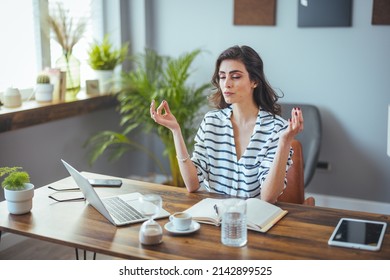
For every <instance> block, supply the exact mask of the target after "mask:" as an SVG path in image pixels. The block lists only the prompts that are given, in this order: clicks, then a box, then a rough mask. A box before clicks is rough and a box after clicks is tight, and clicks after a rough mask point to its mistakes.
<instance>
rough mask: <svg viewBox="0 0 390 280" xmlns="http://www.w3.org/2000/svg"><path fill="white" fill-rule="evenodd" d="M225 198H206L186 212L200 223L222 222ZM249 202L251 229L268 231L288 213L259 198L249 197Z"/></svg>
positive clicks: (215, 223) (248, 219) (248, 220)
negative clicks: (221, 214)
mask: <svg viewBox="0 0 390 280" xmlns="http://www.w3.org/2000/svg"><path fill="white" fill-rule="evenodd" d="M222 202H223V199H215V198H205V199H203V200H201V201H199V202H198V203H196V204H195V205H193V206H191V207H190V208H188V209H187V210H185V211H184V212H188V213H190V214H191V215H192V217H193V219H194V220H195V221H197V222H199V223H205V224H213V225H216V226H219V225H220V224H221V216H220V213H219V212H220V210H218V209H221V205H222ZM246 203H247V211H246V212H247V227H248V229H250V230H254V231H259V232H267V231H268V230H269V229H270V228H271V227H272V226H273V225H274V224H276V223H277V222H278V221H279V220H280V219H281V218H283V217H284V216H285V215H286V214H287V210H283V209H281V208H280V207H278V206H276V205H274V204H271V203H268V202H266V201H264V200H260V199H258V198H249V199H247V200H246Z"/></svg>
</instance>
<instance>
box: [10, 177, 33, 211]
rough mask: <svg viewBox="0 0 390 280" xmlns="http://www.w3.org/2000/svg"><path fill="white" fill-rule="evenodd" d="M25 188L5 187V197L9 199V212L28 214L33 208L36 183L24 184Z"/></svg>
mask: <svg viewBox="0 0 390 280" xmlns="http://www.w3.org/2000/svg"><path fill="white" fill-rule="evenodd" d="M24 186H25V189H23V190H8V189H4V197H5V199H6V200H7V206H8V212H10V213H11V214H15V215H21V214H26V213H28V212H30V211H31V209H32V201H33V196H34V185H33V184H31V183H25V184H24Z"/></svg>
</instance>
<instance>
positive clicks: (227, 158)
mask: <svg viewBox="0 0 390 280" xmlns="http://www.w3.org/2000/svg"><path fill="white" fill-rule="evenodd" d="M212 84H213V85H214V86H215V87H216V92H215V93H214V94H213V95H212V96H211V98H210V100H211V101H212V103H213V104H214V105H215V107H216V108H217V109H216V110H213V111H211V112H208V113H207V114H206V115H205V117H204V119H203V121H202V123H201V125H200V128H199V130H198V133H197V135H196V137H195V146H194V153H193V156H192V158H191V159H190V156H189V154H188V151H187V147H186V145H185V143H184V140H183V137H182V134H181V128H180V125H179V123H178V122H177V121H176V118H175V116H174V115H173V114H172V113H171V110H170V108H169V105H168V103H167V102H166V101H165V100H164V101H163V102H162V103H161V104H160V106H159V107H158V108H157V109H156V108H155V102H154V100H153V101H152V104H151V106H150V114H151V117H152V118H153V119H154V121H155V122H156V123H158V124H160V125H163V126H165V127H167V128H169V129H170V130H171V132H172V134H173V139H174V144H175V148H176V154H177V159H178V161H179V167H180V172H181V174H182V177H183V180H184V183H185V185H186V188H187V190H188V191H189V192H195V191H197V190H198V189H199V188H200V187H204V188H206V189H207V190H208V191H211V192H218V193H223V194H228V195H232V196H239V197H259V196H260V198H261V199H263V200H265V201H268V202H271V203H274V202H276V200H277V198H278V197H279V195H280V194H281V193H282V192H283V189H284V188H285V186H286V179H285V178H286V171H287V169H288V168H289V166H290V165H291V164H292V161H291V155H292V150H291V143H292V140H293V139H294V137H295V136H296V135H297V134H298V133H299V132H300V131H302V130H303V116H302V112H301V110H300V109H299V108H294V109H293V110H292V112H291V118H290V119H289V121H286V120H284V119H282V118H281V117H280V116H279V114H280V105H278V104H277V100H278V96H277V94H276V93H275V91H274V90H273V89H272V88H271V86H270V85H269V84H268V82H267V80H266V78H265V75H264V72H263V61H262V60H261V58H260V56H259V55H258V54H257V53H256V51H254V50H253V49H252V48H250V47H248V46H241V47H240V46H234V47H231V48H229V49H227V50H225V51H224V52H222V53H221V54H220V56H219V57H218V59H217V61H216V67H215V72H214V75H213V77H212Z"/></svg>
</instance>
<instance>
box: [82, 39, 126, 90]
mask: <svg viewBox="0 0 390 280" xmlns="http://www.w3.org/2000/svg"><path fill="white" fill-rule="evenodd" d="M128 48H129V43H125V44H123V45H122V46H121V47H120V48H114V46H113V44H112V43H111V42H110V40H109V37H108V35H105V36H104V38H103V40H102V41H101V42H99V41H97V40H95V41H94V42H93V43H92V44H91V45H90V48H89V50H88V57H89V58H88V64H89V66H91V68H92V69H93V70H94V71H95V74H96V77H97V79H98V80H99V87H100V91H101V92H102V93H106V92H109V91H110V90H111V86H112V80H113V74H114V69H115V67H116V66H118V65H119V64H121V63H122V62H124V61H125V60H126V58H127V52H128Z"/></svg>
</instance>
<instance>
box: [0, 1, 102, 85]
mask: <svg viewBox="0 0 390 280" xmlns="http://www.w3.org/2000/svg"><path fill="white" fill-rule="evenodd" d="M56 1H57V0H48V1H46V0H18V1H0V33H1V34H2V38H3V40H2V42H1V44H0V61H1V63H0V92H3V91H4V90H5V89H6V88H8V87H10V86H13V87H17V88H19V89H26V88H33V86H34V84H35V77H36V75H37V73H38V72H39V71H41V70H42V67H43V65H42V63H41V61H42V60H43V61H48V62H49V63H50V62H51V65H50V66H51V67H55V61H56V59H58V58H59V57H60V55H61V54H62V49H61V47H60V46H59V45H58V43H57V42H56V41H54V40H53V39H50V45H49V46H47V45H45V42H44V40H40V38H37V36H36V32H35V30H40V22H42V24H45V20H41V21H40V20H39V18H38V17H39V15H42V17H44V16H45V15H46V13H47V11H48V9H49V8H52V7H53V6H54V7H55V3H56ZM61 2H62V3H63V4H64V7H65V8H67V9H68V10H69V13H70V15H71V16H72V17H74V18H78V17H82V16H86V17H88V18H89V21H88V23H89V24H88V26H87V30H86V33H85V37H84V38H83V39H82V40H80V41H79V43H78V44H76V45H75V47H74V49H73V53H74V55H75V56H76V57H77V58H78V59H79V60H80V62H81V69H80V70H81V85H82V86H83V85H84V84H85V83H84V82H85V80H86V79H88V78H90V77H91V75H92V71H91V70H90V68H89V66H88V63H87V59H88V54H87V49H88V47H89V44H90V42H92V41H93V40H94V39H95V38H99V37H98V36H97V35H95V34H96V33H97V32H102V29H103V27H102V21H103V16H102V0H83V1H80V0H63V1H61ZM21 5H23V9H21ZM40 5H44V6H45V7H42V6H40ZM47 5H48V6H47ZM45 11H46V12H45ZM11 26H12V28H10V27H11ZM96 26H98V27H99V29H100V30H97V28H96ZM46 27H47V26H46ZM92 27H94V28H92ZM4 38H5V39H4ZM41 46H42V47H41ZM38 49H42V50H43V51H41V52H39V51H38ZM40 55H42V56H44V57H45V58H46V59H43V58H42V57H38V56H40ZM49 58H50V59H49ZM45 66H48V65H45Z"/></svg>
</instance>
